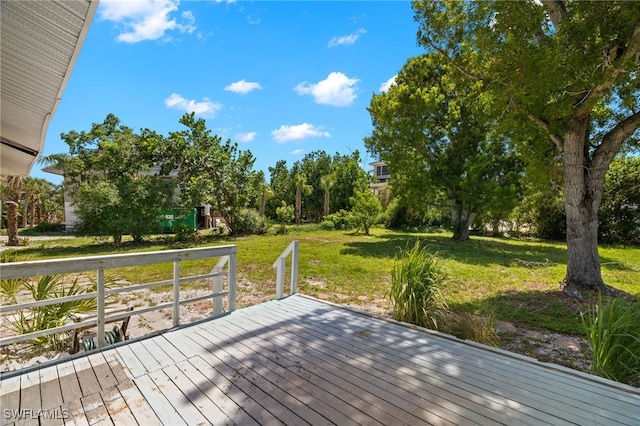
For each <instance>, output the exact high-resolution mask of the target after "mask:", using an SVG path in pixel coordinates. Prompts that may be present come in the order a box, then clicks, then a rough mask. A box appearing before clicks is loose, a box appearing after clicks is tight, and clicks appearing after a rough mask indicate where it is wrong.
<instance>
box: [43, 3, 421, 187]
mask: <svg viewBox="0 0 640 426" xmlns="http://www.w3.org/2000/svg"><path fill="white" fill-rule="evenodd" d="M416 30H417V26H416V24H415V23H414V21H413V13H412V11H411V4H410V3H409V2H408V1H321V2H307V1H280V2H268V1H255V2H246V1H237V2H227V1H182V2H178V1H177V0H136V1H131V0H129V1H110V0H101V2H100V5H99V7H98V10H97V12H96V16H95V18H94V20H93V23H92V25H91V28H90V30H89V33H88V35H87V38H86V40H85V42H84V45H83V47H82V51H81V52H80V55H79V57H78V60H77V62H76V65H75V68H74V71H73V74H72V75H71V78H70V79H69V82H68V84H67V87H66V89H65V91H64V94H63V98H62V101H61V103H60V105H59V107H58V110H57V111H56V114H55V116H54V118H53V120H52V121H51V123H50V125H49V129H48V131H47V137H46V140H45V148H44V155H48V154H53V153H61V152H62V153H66V152H68V147H67V145H66V144H65V143H64V142H62V141H61V139H60V133H62V132H68V131H70V130H77V131H81V130H88V129H89V128H90V126H91V123H96V122H102V121H103V120H104V118H105V117H106V115H107V114H109V113H114V114H115V115H116V116H118V117H119V118H120V120H121V121H122V123H123V124H124V125H126V126H129V127H133V128H134V129H136V130H140V129H143V128H149V129H152V130H155V131H157V132H159V133H162V134H164V135H167V134H168V132H170V131H176V130H181V129H182V125H181V124H179V123H178V120H179V119H180V117H181V116H182V115H183V114H184V113H185V112H188V111H195V112H196V115H198V116H200V117H202V118H204V119H206V122H207V126H208V127H209V128H210V129H211V130H212V131H213V132H214V133H216V134H218V135H220V136H221V137H223V139H227V138H229V139H232V140H235V141H237V142H238V143H239V145H240V147H241V149H249V150H251V152H252V153H253V154H254V156H255V157H256V163H255V168H256V169H258V170H264V171H265V173H266V172H267V169H268V167H269V166H273V165H275V163H276V161H278V160H280V159H284V160H287V164H288V165H289V166H290V165H291V164H293V162H294V161H296V160H298V159H301V158H303V157H304V155H305V154H306V153H309V152H311V151H314V150H318V149H322V150H325V151H326V152H328V153H329V154H334V153H335V152H340V153H341V154H348V153H349V152H352V151H354V150H356V149H358V150H360V152H361V154H362V157H364V159H365V160H366V161H367V162H370V161H373V160H375V159H373V158H369V157H367V154H366V152H365V149H364V144H363V138H364V137H365V136H367V135H369V134H370V132H371V119H370V116H369V113H368V112H367V110H366V108H367V106H368V105H369V101H370V99H371V95H372V94H373V93H379V92H380V91H381V90H385V89H384V87H385V84H389V82H390V81H392V80H391V79H392V78H393V77H394V76H395V75H396V73H397V72H398V70H399V69H400V68H401V67H402V65H403V64H404V63H405V61H406V60H407V59H408V58H409V57H411V56H415V55H418V54H420V53H422V49H420V48H419V47H417V45H416ZM40 168H41V166H40V165H36V166H34V168H33V170H32V172H31V175H32V176H35V177H44V178H45V179H48V180H50V181H53V182H56V183H59V182H60V178H58V177H57V176H55V175H52V174H49V173H43V172H41V171H40ZM267 177H268V173H267Z"/></svg>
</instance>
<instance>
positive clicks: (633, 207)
mask: <svg viewBox="0 0 640 426" xmlns="http://www.w3.org/2000/svg"><path fill="white" fill-rule="evenodd" d="M639 205H640V158H637V157H621V158H618V159H616V160H614V161H613V163H612V164H611V167H610V168H609V172H608V173H607V176H606V179H605V183H604V194H603V196H602V204H601V206H600V214H599V223H600V226H599V228H598V230H599V232H600V240H601V241H606V242H610V243H624V244H640V208H639Z"/></svg>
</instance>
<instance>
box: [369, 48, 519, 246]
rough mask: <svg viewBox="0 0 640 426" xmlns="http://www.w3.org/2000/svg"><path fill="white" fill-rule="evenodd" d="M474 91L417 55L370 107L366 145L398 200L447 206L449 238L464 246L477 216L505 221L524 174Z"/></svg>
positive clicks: (434, 60)
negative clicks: (370, 126) (451, 234)
mask: <svg viewBox="0 0 640 426" xmlns="http://www.w3.org/2000/svg"><path fill="white" fill-rule="evenodd" d="M479 89H480V87H479V86H477V85H476V84H474V82H473V81H471V80H469V79H466V78H463V77H460V76H457V75H456V74H455V72H453V70H452V69H451V67H450V65H449V64H448V62H447V61H446V60H445V59H444V58H443V57H442V56H440V55H437V54H429V55H422V56H418V57H414V58H410V59H409V60H408V61H407V63H406V64H405V65H404V66H403V68H402V70H400V72H399V73H398V77H397V78H396V83H395V84H394V85H392V86H391V87H390V89H389V91H388V92H387V93H381V94H376V95H374V96H373V98H372V99H371V103H370V106H369V108H368V111H369V113H370V114H371V119H372V122H373V126H374V129H373V132H372V134H371V136H370V137H367V138H365V144H366V146H367V149H368V150H369V151H371V152H372V153H374V154H376V155H377V156H379V158H382V159H384V160H385V162H386V163H387V165H388V167H389V170H390V172H391V175H392V176H393V188H394V191H395V192H396V194H400V195H401V196H402V197H403V198H404V199H406V200H407V202H408V203H409V204H411V205H425V204H427V203H430V204H437V205H441V206H442V207H445V206H447V207H448V208H449V209H450V211H451V219H452V226H453V230H454V238H457V239H462V240H464V239H467V238H468V232H469V227H470V226H471V224H472V223H473V221H474V219H475V217H476V216H477V215H478V214H479V213H482V212H484V213H485V215H487V216H491V217H493V218H496V217H497V218H506V217H507V216H508V215H509V213H510V211H511V209H513V207H514V206H515V204H516V201H517V195H518V190H519V183H518V181H519V179H520V174H521V170H522V164H521V161H520V160H519V158H518V156H517V155H516V154H515V152H514V151H513V148H512V147H511V146H510V140H509V139H508V138H507V137H506V136H505V135H504V134H501V133H498V132H497V131H496V123H495V122H494V121H492V120H491V117H490V116H487V114H486V112H485V111H484V108H483V104H482V102H481V98H480V97H479V91H478V90H479Z"/></svg>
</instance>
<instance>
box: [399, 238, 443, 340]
mask: <svg viewBox="0 0 640 426" xmlns="http://www.w3.org/2000/svg"><path fill="white" fill-rule="evenodd" d="M400 256H402V257H403V259H398V258H396V262H395V264H394V267H393V270H392V271H391V289H390V290H389V294H388V297H389V300H390V301H391V303H392V305H393V313H392V316H393V318H394V319H395V320H398V321H403V322H408V323H410V324H415V325H419V326H422V327H435V326H436V325H437V321H436V320H435V316H434V315H435V313H436V310H437V309H441V308H443V307H445V306H446V304H445V301H444V298H443V296H442V292H441V287H442V284H443V282H444V280H445V278H446V274H445V273H444V271H443V270H442V267H441V266H440V263H439V262H438V260H437V258H436V257H435V256H434V255H433V254H432V253H429V251H428V250H427V249H426V248H421V247H420V242H419V241H416V244H415V245H414V246H413V248H412V249H411V250H409V251H402V252H401V253H400Z"/></svg>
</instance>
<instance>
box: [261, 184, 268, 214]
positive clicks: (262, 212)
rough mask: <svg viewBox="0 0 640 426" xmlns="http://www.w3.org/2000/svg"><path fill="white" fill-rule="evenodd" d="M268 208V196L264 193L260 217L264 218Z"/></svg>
mask: <svg viewBox="0 0 640 426" xmlns="http://www.w3.org/2000/svg"><path fill="white" fill-rule="evenodd" d="M266 207H267V194H266V193H265V192H264V190H263V191H262V195H261V196H260V216H262V217H264V211H265V209H266Z"/></svg>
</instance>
